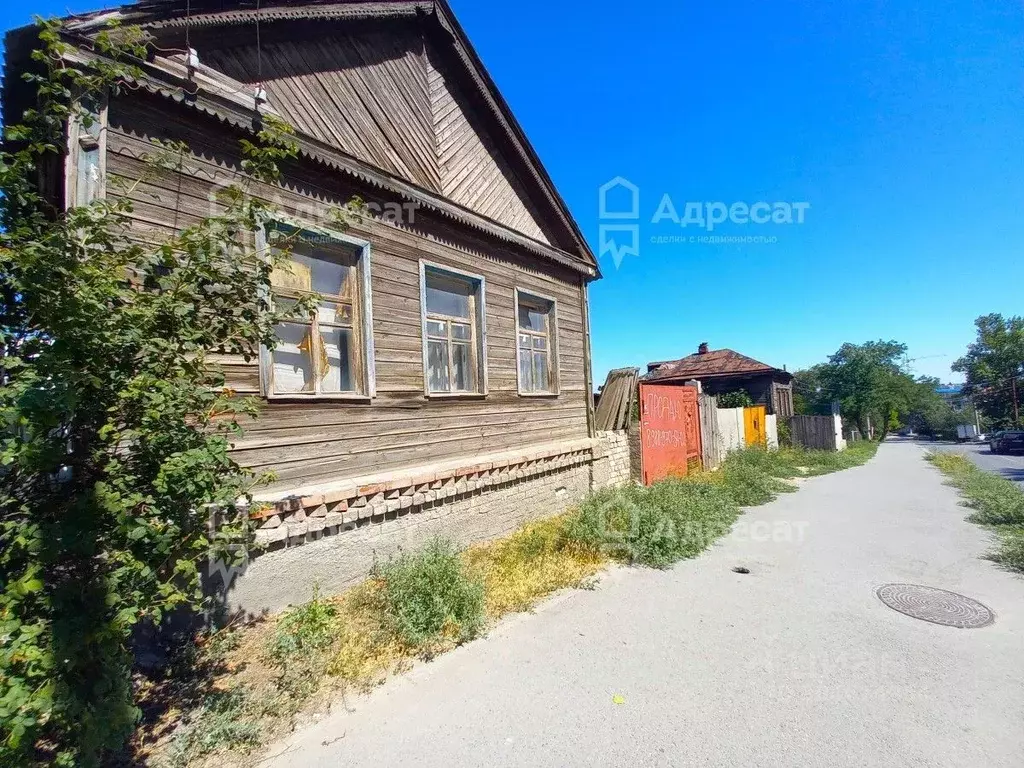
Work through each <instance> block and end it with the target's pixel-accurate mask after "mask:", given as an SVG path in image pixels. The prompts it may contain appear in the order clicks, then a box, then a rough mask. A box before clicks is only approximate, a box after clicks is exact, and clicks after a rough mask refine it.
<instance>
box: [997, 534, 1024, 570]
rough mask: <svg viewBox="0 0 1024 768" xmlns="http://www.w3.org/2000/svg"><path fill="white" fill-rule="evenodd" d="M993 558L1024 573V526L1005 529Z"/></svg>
mask: <svg viewBox="0 0 1024 768" xmlns="http://www.w3.org/2000/svg"><path fill="white" fill-rule="evenodd" d="M993 559H994V560H995V561H996V562H997V563H999V564H1000V565H1004V566H1006V567H1007V568H1012V569H1013V570H1015V571H1021V572H1022V573H1024V528H1021V529H1018V530H1015V531H1005V532H1003V534H1002V536H1001V541H1000V547H999V550H998V551H997V552H996V553H995V555H994V556H993Z"/></svg>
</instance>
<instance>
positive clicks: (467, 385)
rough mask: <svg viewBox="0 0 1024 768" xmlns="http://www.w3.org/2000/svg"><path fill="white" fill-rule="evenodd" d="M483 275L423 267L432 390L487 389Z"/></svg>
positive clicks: (427, 373) (467, 391)
mask: <svg viewBox="0 0 1024 768" xmlns="http://www.w3.org/2000/svg"><path fill="white" fill-rule="evenodd" d="M482 289H483V281H482V279H480V278H476V277H473V276H470V275H462V274H459V273H456V272H449V271H447V270H443V269H440V268H435V267H432V266H428V265H424V267H423V305H424V306H423V312H424V316H423V329H424V340H423V343H424V345H425V354H424V365H425V368H426V370H425V372H424V374H425V376H426V381H427V392H428V393H430V394H479V393H482V392H483V370H482V334H483V329H482V322H481V317H482V314H481V304H482V297H481V293H482Z"/></svg>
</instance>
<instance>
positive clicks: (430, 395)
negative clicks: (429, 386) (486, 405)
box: [427, 392, 487, 400]
mask: <svg viewBox="0 0 1024 768" xmlns="http://www.w3.org/2000/svg"><path fill="white" fill-rule="evenodd" d="M485 397H487V393H486V392H427V400H483V399H484V398H485Z"/></svg>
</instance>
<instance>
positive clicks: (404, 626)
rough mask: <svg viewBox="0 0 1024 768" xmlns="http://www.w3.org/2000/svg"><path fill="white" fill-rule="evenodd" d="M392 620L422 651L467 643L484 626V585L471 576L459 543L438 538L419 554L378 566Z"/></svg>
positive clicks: (400, 633) (376, 570)
mask: <svg viewBox="0 0 1024 768" xmlns="http://www.w3.org/2000/svg"><path fill="white" fill-rule="evenodd" d="M374 577H375V578H376V579H378V580H379V581H380V583H381V586H382V589H381V595H380V597H381V600H382V602H383V605H382V607H383V610H384V612H385V615H386V616H387V619H388V621H389V622H390V623H391V624H392V626H393V628H394V631H395V632H396V634H397V635H398V636H399V637H400V638H401V639H402V641H403V642H405V643H406V644H408V645H410V646H412V647H414V648H419V649H422V650H429V649H430V648H431V647H432V646H434V645H436V644H437V643H440V642H443V641H445V640H448V641H455V642H465V641H467V640H471V639H473V638H474V637H476V636H477V635H478V634H479V633H480V630H481V629H482V628H483V626H484V617H485V614H484V585H483V582H481V581H478V580H475V579H473V578H471V577H470V576H469V575H468V574H467V572H466V570H465V567H464V565H463V562H462V558H461V557H460V556H459V551H458V550H457V549H456V547H455V545H454V544H453V543H452V542H450V541H447V540H445V539H433V540H432V541H430V542H429V543H428V544H427V546H426V547H425V548H424V549H423V550H422V551H421V552H418V553H415V554H403V555H401V556H400V557H398V558H396V559H393V560H390V561H389V562H387V563H385V564H382V565H380V564H379V565H377V566H376V567H375V568H374Z"/></svg>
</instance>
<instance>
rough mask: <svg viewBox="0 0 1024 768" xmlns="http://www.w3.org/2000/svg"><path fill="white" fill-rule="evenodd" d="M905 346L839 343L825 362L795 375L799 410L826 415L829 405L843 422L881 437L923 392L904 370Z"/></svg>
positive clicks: (875, 342)
mask: <svg viewBox="0 0 1024 768" xmlns="http://www.w3.org/2000/svg"><path fill="white" fill-rule="evenodd" d="M906 352H907V347H906V345H905V344H901V343H899V342H897V341H869V342H866V343H864V344H843V346H842V347H840V348H839V350H838V351H837V352H836V353H835V354H834V355H832V356H831V357H829V359H828V362H827V363H823V364H821V365H817V366H815V367H814V368H811V369H809V370H807V371H799V372H798V373H797V374H796V389H797V392H798V393H799V394H800V402H799V406H800V408H801V409H802V410H805V411H808V412H810V413H828V412H829V409H830V408H831V404H832V403H833V402H838V403H839V405H840V409H841V412H842V414H843V417H844V418H845V419H847V420H848V421H850V422H852V423H854V424H856V425H857V427H858V429H859V430H860V431H861V433H862V434H864V435H866V434H868V422H869V420H870V422H871V424H872V425H873V426H874V427H875V430H876V433H877V434H880V435H881V436H883V437H884V436H885V434H886V432H887V431H888V429H889V427H890V425H891V424H892V416H893V414H897V415H898V414H906V413H909V412H911V411H912V410H913V408H914V406H915V404H916V403H917V402H918V400H919V398H920V396H921V392H922V388H921V385H920V383H919V382H917V381H915V380H914V378H913V376H911V375H910V373H909V371H908V369H907V363H906V360H905V357H906Z"/></svg>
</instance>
